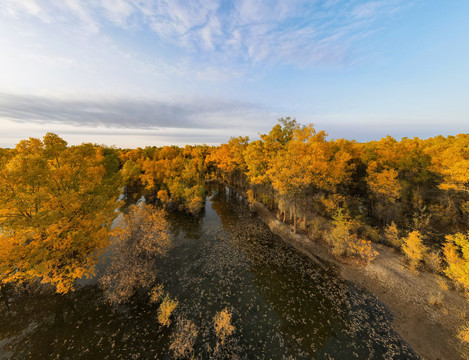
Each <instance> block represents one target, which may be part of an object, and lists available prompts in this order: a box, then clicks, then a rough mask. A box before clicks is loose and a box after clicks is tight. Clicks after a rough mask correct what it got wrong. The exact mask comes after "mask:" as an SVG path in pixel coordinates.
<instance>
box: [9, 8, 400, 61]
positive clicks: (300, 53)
mask: <svg viewBox="0 0 469 360" xmlns="http://www.w3.org/2000/svg"><path fill="white" fill-rule="evenodd" d="M403 4H405V1H404V0H375V1H368V0H367V1H358V0H354V1H348V0H347V1H346V0H341V1H337V0H323V1H319V0H316V1H311V0H257V1H251V0H240V1H235V2H225V1H221V0H194V1H184V0H140V1H132V0H112V1H111V0H96V1H80V0H63V1H53V0H43V1H39V0H22V1H17V0H4V1H3V5H0V6H2V7H3V12H5V13H7V14H9V15H11V16H19V15H20V14H22V13H24V14H27V15H28V16H34V17H37V18H39V19H41V20H42V21H44V22H69V23H75V24H77V25H79V26H81V27H82V28H83V29H85V30H86V31H87V32H89V33H90V34H93V33H96V32H99V31H102V29H103V28H104V27H105V25H106V24H108V23H111V24H113V25H114V26H118V27H122V28H142V29H151V31H153V33H154V34H155V35H156V36H158V38H159V39H161V40H163V41H165V42H167V43H170V44H172V45H177V46H179V47H180V48H182V49H184V50H186V51H188V52H189V53H191V52H192V53H193V54H196V55H197V56H201V55H202V54H203V56H204V57H206V58H211V59H215V61H217V60H218V61H219V62H220V63H221V62H223V61H224V60H226V59H231V61H233V60H236V61H237V62H245V63H250V64H256V63H259V62H265V61H267V62H269V63H272V64H276V63H283V64H297V65H301V66H307V65H312V64H317V63H326V64H327V63H332V64H337V63H341V62H343V61H344V59H346V58H347V56H346V55H347V53H348V51H349V48H350V47H351V46H352V45H354V44H355V42H356V41H357V40H358V39H361V38H363V37H365V36H366V35H367V34H369V33H370V30H372V29H373V28H374V27H376V26H378V25H379V22H380V21H381V20H383V19H386V17H388V16H389V15H391V14H394V13H395V12H396V11H397V10H398V9H400V7H401V6H402V5H403Z"/></svg>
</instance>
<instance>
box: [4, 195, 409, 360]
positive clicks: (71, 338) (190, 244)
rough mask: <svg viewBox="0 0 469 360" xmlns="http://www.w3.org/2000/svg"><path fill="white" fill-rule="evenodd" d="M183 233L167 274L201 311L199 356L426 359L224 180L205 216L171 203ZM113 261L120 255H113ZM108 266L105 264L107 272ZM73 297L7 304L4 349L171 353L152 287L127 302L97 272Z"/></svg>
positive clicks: (161, 274) (52, 355)
mask: <svg viewBox="0 0 469 360" xmlns="http://www.w3.org/2000/svg"><path fill="white" fill-rule="evenodd" d="M170 222H171V228H172V232H173V234H174V236H175V240H174V245H173V247H172V249H171V250H170V252H169V254H168V256H167V257H165V258H163V259H158V261H157V265H156V266H157V268H158V271H157V274H158V282H159V283H162V284H163V285H164V287H165V290H166V291H167V292H169V294H170V295H171V297H173V298H177V300H178V301H179V305H178V307H177V309H176V311H175V316H176V317H184V318H186V319H189V320H191V321H193V322H194V323H195V324H196V325H197V327H198V329H199V334H198V338H197V342H196V344H195V352H194V353H195V358H199V359H209V358H214V357H218V358H230V359H231V358H234V359H417V358H418V357H417V356H416V355H415V354H414V353H413V351H412V350H411V349H410V348H409V347H408V346H407V345H406V344H405V343H404V342H403V341H402V340H401V339H400V338H399V336H398V335H397V334H396V333H395V332H394V331H393V330H392V329H391V327H390V322H391V315H390V313H389V312H388V311H387V310H386V309H385V308H384V307H383V306H382V305H381V304H380V303H379V302H378V301H377V300H376V299H375V298H374V297H372V296H370V295H368V294H364V293H361V292H358V291H356V290H355V289H354V288H352V287H351V286H349V285H348V284H346V283H345V282H343V281H342V280H340V279H338V278H337V277H336V276H334V274H332V273H331V272H329V271H327V270H324V269H322V268H320V267H318V266H317V265H316V264H315V263H313V262H311V261H310V260H309V259H308V258H306V257H305V256H303V255H302V254H299V253H298V252H297V251H295V250H294V249H293V248H292V247H290V246H289V245H287V244H285V243H284V242H283V241H282V240H281V239H280V238H278V237H277V236H275V235H273V234H272V233H271V232H270V230H269V229H268V227H267V226H266V225H264V224H263V223H262V222H261V221H260V220H259V219H258V217H257V216H256V215H254V214H251V213H250V211H249V209H248V207H247V206H246V205H245V204H244V202H243V201H242V200H240V199H239V198H238V196H237V195H236V194H235V193H233V192H231V191H229V190H228V189H225V188H224V187H220V186H213V188H212V189H211V190H210V191H209V196H208V197H207V200H206V208H205V211H204V213H203V214H202V215H201V216H200V217H199V218H198V219H195V218H192V217H189V216H185V215H183V214H171V215H170ZM110 261H112V259H110ZM98 276H99V275H98ZM84 284H85V285H83V286H81V287H80V288H79V289H78V290H77V291H76V292H75V293H74V294H73V295H72V296H70V297H69V298H67V299H66V302H65V304H64V306H63V314H64V317H63V320H64V321H63V323H61V322H58V321H57V315H56V313H57V305H56V303H57V301H56V296H55V295H53V294H51V293H50V292H49V291H46V290H44V291H42V290H40V289H39V290H37V291H33V292H29V293H19V294H14V295H13V294H12V295H11V298H10V299H9V303H8V308H7V306H6V305H5V303H4V302H2V303H1V304H0V310H1V315H0V316H1V317H0V359H172V358H173V356H172V353H171V351H170V350H169V342H170V338H171V335H172V333H173V332H174V331H175V328H176V327H175V321H174V320H173V323H172V325H171V326H169V328H166V327H161V326H160V325H159V324H158V320H157V308H158V307H157V306H155V305H151V304H149V302H148V296H147V295H146V290H148V289H145V291H143V290H142V291H140V292H139V293H138V294H137V295H136V296H134V297H133V298H132V300H131V301H130V302H128V303H126V304H125V305H120V306H118V307H116V306H111V305H109V304H108V303H107V302H106V301H105V300H104V296H103V292H102V290H101V289H100V288H99V286H98V285H97V284H96V282H95V281H91V282H88V283H84ZM225 308H227V309H229V311H231V312H232V314H233V317H232V320H233V325H234V326H235V328H236V330H235V332H234V334H233V335H232V336H231V337H229V338H228V339H227V341H226V342H225V344H224V346H223V349H222V351H220V348H218V351H215V348H216V337H215V335H214V328H213V318H214V316H215V314H216V312H218V311H221V310H223V309H225Z"/></svg>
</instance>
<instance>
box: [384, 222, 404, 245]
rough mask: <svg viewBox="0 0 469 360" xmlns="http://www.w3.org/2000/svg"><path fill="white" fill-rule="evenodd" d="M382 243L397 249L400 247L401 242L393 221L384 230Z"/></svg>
mask: <svg viewBox="0 0 469 360" xmlns="http://www.w3.org/2000/svg"><path fill="white" fill-rule="evenodd" d="M384 242H385V243H386V244H388V245H391V246H394V247H395V248H398V249H399V248H400V247H401V246H402V240H401V239H400V237H399V231H398V229H397V226H396V224H395V223H394V221H393V222H391V224H390V225H388V226H386V228H385V229H384Z"/></svg>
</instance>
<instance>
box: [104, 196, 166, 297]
mask: <svg viewBox="0 0 469 360" xmlns="http://www.w3.org/2000/svg"><path fill="white" fill-rule="evenodd" d="M170 245H171V237H170V235H169V225H168V223H167V221H166V219H165V212H164V211H163V210H161V209H155V208H154V207H153V206H151V205H146V204H140V205H132V206H131V207H130V209H129V213H128V214H126V215H124V216H123V217H122V219H120V222H119V224H118V225H117V227H116V229H115V230H114V234H113V239H112V242H111V251H110V258H111V263H110V265H109V267H108V268H107V269H106V271H105V272H104V274H103V276H102V277H101V279H100V283H101V285H102V286H103V287H104V289H105V294H106V296H107V298H108V299H109V301H110V302H112V303H120V302H125V301H127V300H128V299H129V298H130V297H131V296H132V295H133V294H134V292H135V291H136V290H137V289H139V288H143V287H147V286H149V285H151V284H152V283H154V280H155V276H156V272H155V257H156V256H158V255H164V254H165V253H166V251H167V250H168V249H169V247H170Z"/></svg>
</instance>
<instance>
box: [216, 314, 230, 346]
mask: <svg viewBox="0 0 469 360" xmlns="http://www.w3.org/2000/svg"><path fill="white" fill-rule="evenodd" d="M231 316H232V314H231V313H230V312H229V311H228V309H223V310H222V311H220V312H218V313H217V314H216V315H215V318H214V319H213V321H214V326H215V333H216V334H217V337H218V338H219V339H220V341H221V344H222V345H223V344H224V343H225V340H226V338H227V337H228V336H230V335H231V334H232V333H233V332H234V330H235V327H234V326H233V325H232V324H231Z"/></svg>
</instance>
